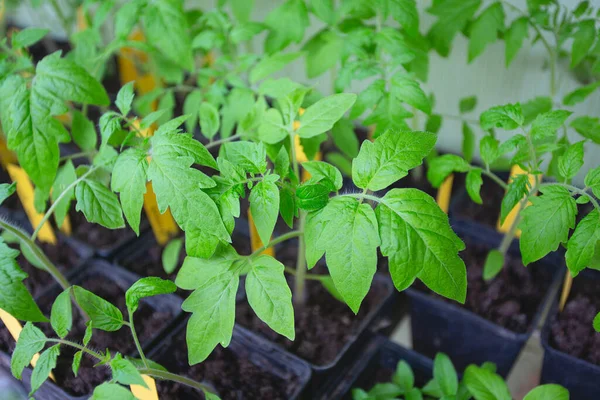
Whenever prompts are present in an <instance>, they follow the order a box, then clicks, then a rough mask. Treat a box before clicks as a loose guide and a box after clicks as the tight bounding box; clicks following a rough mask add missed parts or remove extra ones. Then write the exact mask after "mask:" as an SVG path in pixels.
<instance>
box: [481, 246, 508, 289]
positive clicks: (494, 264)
mask: <svg viewBox="0 0 600 400" xmlns="http://www.w3.org/2000/svg"><path fill="white" fill-rule="evenodd" d="M503 266H504V254H503V253H502V252H500V251H498V250H496V249H493V250H490V252H489V253H488V255H487V257H486V259H485V264H484V265H483V280H484V281H490V280H492V279H494V278H495V277H496V275H498V273H500V271H502V267H503Z"/></svg>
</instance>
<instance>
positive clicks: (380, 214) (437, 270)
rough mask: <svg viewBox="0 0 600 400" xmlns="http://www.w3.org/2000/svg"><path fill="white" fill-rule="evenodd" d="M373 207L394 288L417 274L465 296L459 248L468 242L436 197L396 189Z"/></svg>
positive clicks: (403, 286)
mask: <svg viewBox="0 0 600 400" xmlns="http://www.w3.org/2000/svg"><path fill="white" fill-rule="evenodd" d="M375 211H376V215H377V220H378V221H379V235H380V237H381V240H382V243H381V253H382V254H383V255H384V256H386V257H388V260H389V268H390V274H391V275H392V280H393V281H394V285H395V286H396V288H397V289H398V290H400V291H401V290H404V289H406V288H407V287H409V286H410V285H411V284H412V282H414V280H415V278H417V277H418V278H419V279H421V280H422V281H423V283H425V284H426V285H427V286H428V287H429V288H430V289H431V290H434V291H435V292H437V293H439V294H441V295H443V296H446V297H448V298H451V299H454V300H457V301H459V302H464V300H465V297H466V285H467V284H466V279H467V278H466V269H465V264H464V262H463V261H462V259H461V258H460V257H459V256H458V254H457V253H458V251H460V250H462V249H464V244H463V243H462V241H461V240H460V239H459V238H458V236H456V234H455V233H454V232H453V231H452V229H451V228H450V224H449V222H448V216H447V215H446V214H445V213H444V212H443V211H442V210H441V209H440V207H439V206H438V205H437V204H436V202H435V200H433V198H431V196H429V195H427V194H425V193H423V192H421V191H419V190H416V189H392V190H390V191H389V192H388V193H386V195H385V196H384V197H383V199H382V200H381V203H380V204H379V205H378V206H377V208H376V210H375Z"/></svg>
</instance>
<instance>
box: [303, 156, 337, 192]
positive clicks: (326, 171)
mask: <svg viewBox="0 0 600 400" xmlns="http://www.w3.org/2000/svg"><path fill="white" fill-rule="evenodd" d="M302 168H304V169H305V170H307V171H308V172H309V173H310V175H311V181H312V182H321V183H322V184H324V185H325V186H327V187H328V188H329V189H330V191H332V192H333V191H336V190H340V189H341V188H342V184H343V180H342V173H341V172H340V171H339V170H338V169H337V168H336V167H334V166H333V165H331V164H328V163H326V162H322V161H307V162H304V163H302Z"/></svg>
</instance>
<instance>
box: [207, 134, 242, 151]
mask: <svg viewBox="0 0 600 400" xmlns="http://www.w3.org/2000/svg"><path fill="white" fill-rule="evenodd" d="M241 137H242V135H233V136H229V137H228V138H225V139H220V140H215V141H214V142H211V143H209V144H207V145H206V146H205V147H206V148H207V149H211V148H213V147H216V146H220V145H222V144H223V143H227V142H233V141H234V140H237V139H239V138H241Z"/></svg>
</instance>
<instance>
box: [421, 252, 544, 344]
mask: <svg viewBox="0 0 600 400" xmlns="http://www.w3.org/2000/svg"><path fill="white" fill-rule="evenodd" d="M465 243H466V246H467V247H466V250H464V251H462V252H461V253H460V256H461V257H462V258H463V260H464V261H465V265H466V266H467V299H466V302H465V304H464V305H460V304H458V303H456V302H454V301H452V300H448V299H446V298H445V297H442V296H439V295H437V294H434V293H433V292H431V291H430V290H429V289H427V287H426V286H425V285H424V284H423V283H421V282H420V281H417V283H416V285H415V287H416V288H418V289H419V290H422V291H426V292H428V293H431V294H432V295H433V296H435V297H436V298H439V299H441V300H443V301H447V302H452V303H453V304H456V305H459V306H461V307H464V308H466V309H467V310H469V311H471V312H473V313H475V314H477V315H479V316H481V317H483V318H485V319H487V320H489V321H492V322H494V323H496V324H498V325H500V326H502V327H504V328H506V329H509V330H511V331H513V332H516V333H524V332H526V331H527V329H528V328H529V327H530V325H531V323H532V322H533V318H534V315H535V313H536V311H537V309H538V307H539V304H540V302H541V301H542V300H543V298H544V296H545V294H546V292H547V291H548V288H549V287H550V285H551V284H552V277H553V271H551V270H548V268H546V267H545V266H544V265H541V264H539V263H533V264H531V265H529V266H528V267H527V268H525V266H523V263H522V262H521V260H520V258H517V257H515V256H512V255H507V256H506V259H505V263H504V267H503V268H502V271H501V272H500V273H499V274H498V275H497V276H496V277H495V278H494V279H492V280H491V281H489V282H486V281H484V280H483V266H484V264H485V259H486V257H487V254H488V252H489V250H490V249H489V247H488V246H484V245H481V244H477V243H469V242H468V241H465Z"/></svg>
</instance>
